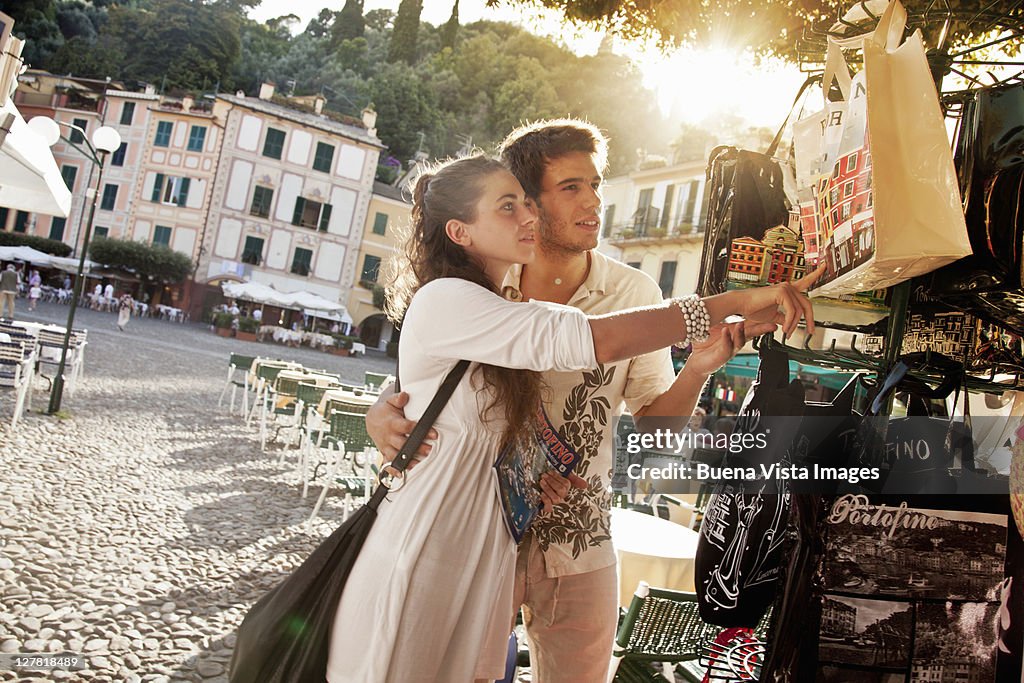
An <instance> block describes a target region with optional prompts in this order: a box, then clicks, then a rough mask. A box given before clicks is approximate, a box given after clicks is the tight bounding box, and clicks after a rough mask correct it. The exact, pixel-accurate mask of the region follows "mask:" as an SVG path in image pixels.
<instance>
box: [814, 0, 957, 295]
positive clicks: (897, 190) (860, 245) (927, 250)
mask: <svg viewBox="0 0 1024 683" xmlns="http://www.w3.org/2000/svg"><path fill="white" fill-rule="evenodd" d="M906 20H907V13H906V10H905V9H904V8H903V5H902V4H900V2H899V1H898V0H893V1H892V2H890V3H889V6H888V7H887V8H886V10H885V13H884V14H883V15H882V18H881V20H880V21H879V23H878V27H877V29H876V30H875V31H874V32H873V33H871V34H868V35H867V36H866V37H865V38H864V39H863V49H864V69H863V70H862V71H861V72H860V73H858V74H857V75H856V76H855V77H854V78H852V79H851V78H850V76H849V68H848V67H847V64H846V61H845V59H844V58H843V55H842V51H841V49H840V47H839V45H838V44H837V43H835V42H834V41H832V40H830V41H829V44H828V49H827V54H826V65H825V76H824V80H823V86H824V91H825V92H826V93H828V92H829V90H830V88H831V86H832V84H833V83H835V84H837V85H838V86H839V87H838V89H839V91H840V92H841V100H840V101H836V102H826V104H825V108H824V109H823V110H822V111H821V112H818V113H817V114H814V115H812V116H810V117H807V118H804V119H801V120H800V121H798V122H797V123H796V124H795V126H794V143H795V151H796V161H797V189H798V196H799V202H800V215H801V226H802V229H803V231H804V241H805V244H808V245H809V246H808V247H807V253H806V257H807V260H808V263H809V264H817V263H820V262H824V263H826V264H827V271H826V272H825V274H824V275H823V276H822V277H821V278H820V279H819V280H818V281H817V283H816V286H815V288H814V289H813V290H812V296H837V295H841V294H852V293H855V292H861V291H865V290H869V289H878V288H882V287H890V286H893V285H896V284H899V283H900V282H903V281H905V280H907V279H909V278H911V277H913V276H915V275H920V274H923V273H927V272H930V271H932V270H935V269H936V268H938V267H940V266H943V265H945V264H947V263H950V262H952V261H955V260H957V259H959V258H961V257H963V256H966V255H968V254H970V253H971V246H970V241H969V240H968V238H967V229H966V226H965V224H964V216H963V211H962V208H961V202H960V192H959V187H958V183H957V177H956V172H955V169H954V167H953V156H952V152H951V150H950V147H949V141H948V138H947V135H946V129H945V124H944V121H943V117H942V112H941V110H940V108H939V102H938V96H937V94H936V91H935V85H934V82H933V81H932V77H931V72H930V71H929V68H928V62H927V59H926V57H925V50H924V44H923V42H922V39H921V34H920V31H916V32H915V33H914V34H913V35H911V36H910V37H909V38H907V40H906V41H902V37H903V32H904V28H905V26H906Z"/></svg>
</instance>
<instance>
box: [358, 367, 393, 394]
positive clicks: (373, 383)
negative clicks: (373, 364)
mask: <svg viewBox="0 0 1024 683" xmlns="http://www.w3.org/2000/svg"><path fill="white" fill-rule="evenodd" d="M389 379H391V375H388V374H386V373H381V372H369V371H367V372H365V373H363V381H364V382H366V386H367V387H368V388H369V389H373V390H374V391H380V390H381V387H383V386H384V383H385V382H387V381H388V380H389Z"/></svg>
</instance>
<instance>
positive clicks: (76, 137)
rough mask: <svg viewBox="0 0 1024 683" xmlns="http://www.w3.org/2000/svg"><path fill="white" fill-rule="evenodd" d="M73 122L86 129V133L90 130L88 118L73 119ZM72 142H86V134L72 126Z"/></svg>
mask: <svg viewBox="0 0 1024 683" xmlns="http://www.w3.org/2000/svg"><path fill="white" fill-rule="evenodd" d="M71 123H73V124H75V125H76V126H78V127H79V128H81V129H82V130H83V131H85V132H86V133H88V132H89V122H88V121H87V120H85V119H73V120H72V121H71ZM71 142H74V143H75V144H81V143H83V142H85V135H83V134H82V133H81V132H80V131H77V130H75V129H74V128H72V129H71Z"/></svg>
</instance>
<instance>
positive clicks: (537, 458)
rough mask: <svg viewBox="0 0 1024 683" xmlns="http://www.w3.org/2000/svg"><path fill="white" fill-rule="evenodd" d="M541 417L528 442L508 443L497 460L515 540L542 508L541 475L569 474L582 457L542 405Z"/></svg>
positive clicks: (504, 508)
mask: <svg viewBox="0 0 1024 683" xmlns="http://www.w3.org/2000/svg"><path fill="white" fill-rule="evenodd" d="M538 419H539V421H540V423H539V425H538V428H537V431H536V432H535V433H534V434H533V435H532V437H531V438H530V439H528V440H526V442H525V443H519V444H514V445H512V446H506V447H505V448H504V449H502V451H501V453H499V454H498V459H497V460H496V461H495V463H494V471H495V473H496V474H497V477H498V500H499V502H500V503H501V508H502V512H503V513H504V517H505V525H506V526H507V527H508V530H509V533H511V534H512V538H513V539H515V542H516V543H519V542H520V541H522V540H523V536H524V535H525V534H526V532H527V531H528V530H529V528H530V525H531V524H533V520H534V519H536V518H537V515H538V513H539V512H540V508H541V502H542V501H541V497H540V483H539V482H540V476H541V475H542V474H543V473H544V472H547V471H548V470H553V471H555V472H558V473H559V474H561V475H562V476H563V477H567V476H569V473H570V472H572V470H573V468H574V467H575V466H576V463H578V462H579V459H580V456H579V455H578V454H577V453H576V452H575V451H573V450H572V448H570V447H569V445H568V444H567V443H565V441H564V440H563V439H562V437H561V436H560V435H559V434H558V431H557V430H556V429H555V428H554V427H553V426H552V425H551V421H550V420H548V417H547V415H546V414H545V413H544V411H543V409H541V410H540V411H539V412H538Z"/></svg>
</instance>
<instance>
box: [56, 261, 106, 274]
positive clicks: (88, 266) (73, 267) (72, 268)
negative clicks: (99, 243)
mask: <svg viewBox="0 0 1024 683" xmlns="http://www.w3.org/2000/svg"><path fill="white" fill-rule="evenodd" d="M99 265H100V264H98V263H96V262H95V261H90V260H89V259H85V267H84V268H83V269H82V272H83V273H85V274H86V275H88V274H89V272H90V271H91V270H92V269H93V268H97V267H99ZM50 267H51V268H56V269H57V270H63V271H64V272H65V273H77V272H78V259H77V258H74V257H71V256H51V257H50Z"/></svg>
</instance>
